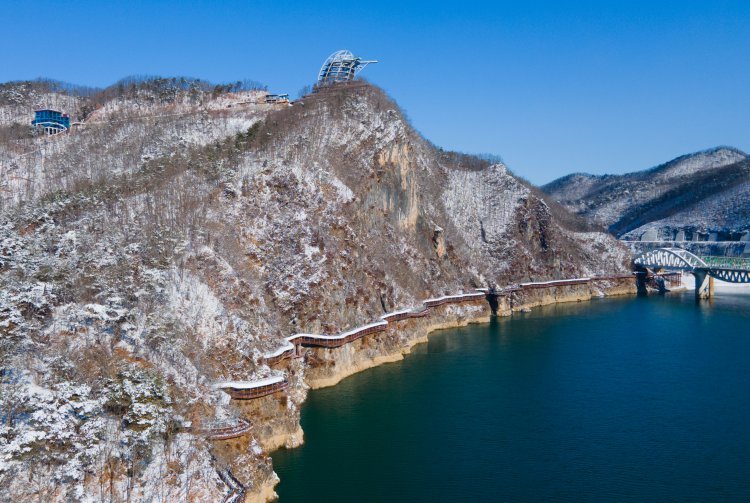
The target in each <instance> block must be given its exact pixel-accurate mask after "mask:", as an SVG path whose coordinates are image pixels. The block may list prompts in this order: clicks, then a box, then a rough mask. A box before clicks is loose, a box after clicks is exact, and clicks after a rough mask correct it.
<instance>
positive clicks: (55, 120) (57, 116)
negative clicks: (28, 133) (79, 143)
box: [31, 108, 70, 134]
mask: <svg viewBox="0 0 750 503" xmlns="http://www.w3.org/2000/svg"><path fill="white" fill-rule="evenodd" d="M31 125H32V126H35V127H38V128H43V129H44V132H45V133H48V134H57V133H64V132H65V131H67V130H69V129H70V116H69V115H68V114H64V113H62V112H58V111H57V110H50V109H48V108H45V109H42V110H35V111H34V120H33V121H31Z"/></svg>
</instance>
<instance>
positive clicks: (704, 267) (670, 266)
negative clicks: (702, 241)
mask: <svg viewBox="0 0 750 503" xmlns="http://www.w3.org/2000/svg"><path fill="white" fill-rule="evenodd" d="M633 264H634V265H635V266H636V267H637V268H639V269H640V270H641V271H643V272H647V271H649V270H652V271H659V270H668V271H684V272H689V273H692V275H693V276H694V277H695V297H696V298H698V299H707V298H710V297H713V295H714V282H713V280H714V278H716V279H719V280H721V281H726V282H728V283H750V260H748V259H744V258H734V257H699V256H697V255H695V254H693V253H690V252H689V251H687V250H684V249H682V248H657V249H656V250H650V251H647V252H643V253H641V254H640V255H637V256H636V257H635V258H634V259H633Z"/></svg>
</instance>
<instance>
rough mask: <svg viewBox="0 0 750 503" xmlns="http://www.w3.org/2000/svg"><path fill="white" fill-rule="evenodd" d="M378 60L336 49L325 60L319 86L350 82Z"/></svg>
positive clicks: (321, 68) (320, 73) (319, 76)
mask: <svg viewBox="0 0 750 503" xmlns="http://www.w3.org/2000/svg"><path fill="white" fill-rule="evenodd" d="M372 63H377V61H376V60H363V59H362V58H360V57H358V56H355V55H354V54H352V53H351V52H350V51H347V50H341V51H336V52H334V53H333V54H331V55H330V56H328V59H326V60H325V62H324V63H323V66H321V67H320V72H319V73H318V82H317V85H318V86H325V85H328V84H334V83H336V82H349V81H351V80H353V79H354V77H355V76H356V75H357V74H358V73H359V72H361V71H362V70H364V68H365V67H366V66H367V65H369V64H372Z"/></svg>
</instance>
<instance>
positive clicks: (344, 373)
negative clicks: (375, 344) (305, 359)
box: [247, 279, 637, 502]
mask: <svg viewBox="0 0 750 503" xmlns="http://www.w3.org/2000/svg"><path fill="white" fill-rule="evenodd" d="M611 283H612V284H609V285H606V286H601V287H594V286H593V284H587V285H586V288H585V291H581V289H580V288H576V287H575V286H573V287H570V286H556V287H553V288H551V289H550V290H555V291H554V292H553V293H552V294H550V292H548V291H543V290H538V291H536V292H534V291H531V292H524V293H525V294H521V295H518V296H517V297H514V298H510V297H509V298H508V299H507V301H505V302H503V303H502V305H499V306H498V308H497V310H496V312H495V313H492V312H491V307H490V305H489V302H488V301H487V300H486V299H484V298H483V299H481V303H482V306H481V307H482V313H481V314H480V313H477V314H476V315H474V316H466V315H467V314H471V311H472V310H469V312H466V311H467V310H466V309H463V310H459V309H454V310H453V312H448V313H443V316H450V317H451V318H449V319H445V320H443V321H438V322H437V323H434V322H433V323H429V324H426V325H423V326H419V325H417V326H413V325H412V326H410V327H409V326H406V327H403V328H402V327H399V328H397V329H395V330H394V333H396V334H399V335H400V336H402V337H405V340H404V341H403V344H402V345H401V346H398V347H397V348H396V350H395V351H393V352H391V353H386V354H376V355H373V356H372V357H369V358H365V359H362V360H361V361H359V362H356V363H354V364H352V365H350V366H348V367H346V368H344V369H341V371H339V372H337V373H334V374H333V375H329V376H325V377H322V376H321V377H317V378H315V377H311V378H308V377H307V376H305V379H304V381H305V384H306V385H307V386H308V387H309V389H310V390H315V389H322V388H326V387H330V386H335V385H336V384H338V383H340V382H341V381H343V380H344V379H346V378H347V377H350V376H352V375H354V374H357V373H359V372H363V371H365V370H368V369H371V368H375V367H378V366H380V365H384V364H388V363H395V362H398V361H401V360H403V359H404V358H405V356H406V355H408V354H409V353H411V352H412V350H413V348H414V347H415V346H417V345H419V344H423V343H426V342H429V337H430V335H431V334H433V333H435V332H437V331H439V330H447V329H452V328H461V327H464V326H467V325H472V324H482V323H490V322H491V320H492V318H493V317H498V318H499V317H506V316H513V314H514V313H518V312H526V311H527V310H529V309H533V308H535V307H542V306H546V305H552V304H565V303H571V302H582V301H591V300H592V299H597V298H606V297H622V296H626V295H630V296H635V295H637V290H636V284H635V281H633V280H629V279H628V280H626V283H629V284H625V285H623V284H622V283H623V280H619V281H612V282H611ZM557 290H562V291H560V292H558V291H557ZM539 292H541V293H539ZM487 311H490V314H487ZM404 332H407V333H408V332H411V333H412V334H413V336H412V337H409V336H408V335H407V334H405V333H404ZM414 332H416V333H414ZM351 345H352V344H350V345H349V346H351ZM321 349H322V348H321ZM340 349H341V348H339V349H334V350H331V349H323V350H324V351H327V352H328V353H329V356H334V358H333V359H334V360H335V355H330V353H335V352H336V351H339V350H340ZM350 351H351V349H350ZM306 398H307V397H305V399H306ZM300 406H301V407H302V406H304V402H302V404H300ZM295 433H298V434H299V436H296V435H295V437H296V438H295V440H297V441H293V442H289V437H288V435H287V434H285V433H279V434H275V435H273V438H274V440H275V442H269V443H272V444H275V445H277V446H278V447H276V448H273V449H269V450H268V451H267V455H268V456H269V457H270V455H271V454H272V453H274V452H276V451H278V450H279V449H289V448H296V447H298V446H300V445H302V443H303V441H302V439H303V438H304V437H303V435H304V433H303V432H302V429H301V426H300V425H299V424H298V430H297V432H295ZM273 473H274V475H276V474H275V472H273ZM279 482H281V480H280V479H279V477H278V475H276V476H275V477H273V479H271V480H265V481H264V483H263V484H261V485H260V486H259V487H258V488H257V489H256V490H255V491H249V492H248V494H247V496H248V501H252V502H271V501H276V500H277V499H278V495H277V494H276V492H275V490H274V489H275V487H276V485H277V484H278V483H279ZM261 496H262V497H264V498H266V499H259V498H260V497H261Z"/></svg>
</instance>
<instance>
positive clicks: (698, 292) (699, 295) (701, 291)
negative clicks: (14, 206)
mask: <svg viewBox="0 0 750 503" xmlns="http://www.w3.org/2000/svg"><path fill="white" fill-rule="evenodd" d="M693 277H694V278H695V298H696V299H710V298H711V297H713V296H714V279H713V278H712V277H711V276H709V275H708V273H707V272H706V271H702V270H700V269H697V270H695V271H693Z"/></svg>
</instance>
